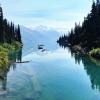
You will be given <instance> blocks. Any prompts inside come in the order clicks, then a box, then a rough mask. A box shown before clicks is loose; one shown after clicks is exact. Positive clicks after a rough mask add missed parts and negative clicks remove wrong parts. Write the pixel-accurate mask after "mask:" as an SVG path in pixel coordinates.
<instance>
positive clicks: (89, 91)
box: [0, 43, 100, 100]
mask: <svg viewBox="0 0 100 100" xmlns="http://www.w3.org/2000/svg"><path fill="white" fill-rule="evenodd" d="M55 45H56V46H57V48H56V49H54V50H53V49H52V47H51V48H46V49H45V50H44V51H42V50H38V49H37V50H36V51H34V50H33V51H34V52H32V49H31V52H29V53H28V54H24V55H23V56H22V61H30V62H28V63H17V64H13V65H11V66H10V68H9V69H6V70H4V69H2V68H0V72H1V74H0V100H100V63H96V62H95V61H93V60H90V59H89V57H87V56H84V55H79V54H75V53H73V52H72V51H71V50H69V49H68V48H61V47H59V46H58V44H56V43H55ZM19 58H20V57H19ZM1 76H2V77H3V78H2V77H1Z"/></svg>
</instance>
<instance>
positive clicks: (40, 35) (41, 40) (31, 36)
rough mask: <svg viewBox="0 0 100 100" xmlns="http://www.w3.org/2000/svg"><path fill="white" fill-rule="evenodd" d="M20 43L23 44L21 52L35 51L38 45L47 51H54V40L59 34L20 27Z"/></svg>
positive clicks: (53, 31)
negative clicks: (41, 45) (43, 46)
mask: <svg viewBox="0 0 100 100" xmlns="http://www.w3.org/2000/svg"><path fill="white" fill-rule="evenodd" d="M21 35H22V42H23V44H24V47H23V51H24V52H27V51H28V50H31V49H32V51H36V50H37V46H38V45H39V44H43V45H45V48H47V49H56V48H57V45H56V40H57V38H58V37H59V36H60V33H59V32H57V31H55V30H53V29H46V28H45V29H44V28H43V29H42V27H41V28H38V27H36V28H34V29H33V30H32V29H29V28H26V27H24V26H21Z"/></svg>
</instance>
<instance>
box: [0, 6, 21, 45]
mask: <svg viewBox="0 0 100 100" xmlns="http://www.w3.org/2000/svg"><path fill="white" fill-rule="evenodd" d="M14 41H18V42H20V43H22V40H21V32H20V26H19V25H18V26H17V27H16V26H15V25H14V23H13V22H8V21H7V19H6V18H4V17H3V9H2V7H1V6H0V43H8V44H11V43H13V42H14Z"/></svg>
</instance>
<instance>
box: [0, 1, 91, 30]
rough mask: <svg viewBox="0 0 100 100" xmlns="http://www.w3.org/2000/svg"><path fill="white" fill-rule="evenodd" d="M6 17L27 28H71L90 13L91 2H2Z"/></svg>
mask: <svg viewBox="0 0 100 100" xmlns="http://www.w3.org/2000/svg"><path fill="white" fill-rule="evenodd" d="M0 2H1V3H2V6H3V9H4V16H5V17H7V19H9V20H12V21H14V22H15V23H16V24H17V23H19V24H21V25H22V24H24V25H25V26H27V27H32V26H36V25H40V24H41V25H46V26H52V27H59V28H60V27H62V28H65V27H66V28H68V29H69V28H71V27H73V25H74V23H75V22H79V21H80V22H81V21H82V20H83V18H84V16H86V15H87V13H88V12H89V11H90V8H91V0H77V1H76V0H70V1H69V0H9V1H7V0H0Z"/></svg>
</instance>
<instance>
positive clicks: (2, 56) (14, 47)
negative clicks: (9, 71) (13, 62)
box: [0, 41, 22, 67]
mask: <svg viewBox="0 0 100 100" xmlns="http://www.w3.org/2000/svg"><path fill="white" fill-rule="evenodd" d="M21 47H22V44H21V43H19V42H17V41H15V42H13V43H12V44H8V43H3V44H0V67H2V66H5V65H8V64H9V63H10V60H9V54H10V53H11V52H17V51H18V50H19V49H20V48H21Z"/></svg>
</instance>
